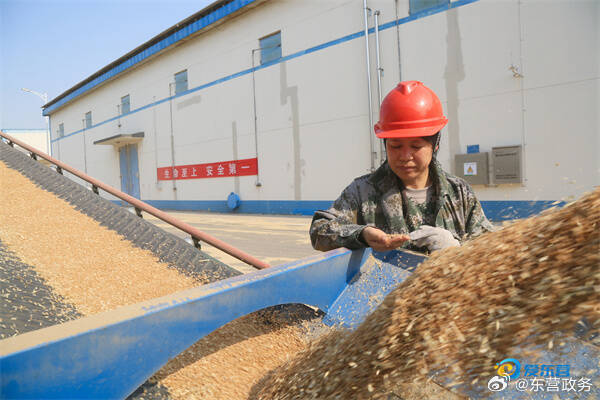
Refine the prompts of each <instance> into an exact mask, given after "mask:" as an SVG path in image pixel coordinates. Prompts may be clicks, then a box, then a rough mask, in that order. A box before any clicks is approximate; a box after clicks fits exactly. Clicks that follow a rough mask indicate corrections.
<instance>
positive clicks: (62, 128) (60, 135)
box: [58, 123, 65, 137]
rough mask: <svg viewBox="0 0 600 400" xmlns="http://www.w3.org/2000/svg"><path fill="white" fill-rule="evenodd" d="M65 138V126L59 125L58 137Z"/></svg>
mask: <svg viewBox="0 0 600 400" xmlns="http://www.w3.org/2000/svg"><path fill="white" fill-rule="evenodd" d="M63 136H65V124H64V123H62V124H58V137H63Z"/></svg>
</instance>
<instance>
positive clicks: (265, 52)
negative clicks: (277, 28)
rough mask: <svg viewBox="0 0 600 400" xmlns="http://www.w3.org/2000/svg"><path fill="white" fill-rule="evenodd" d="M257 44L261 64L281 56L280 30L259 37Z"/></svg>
mask: <svg viewBox="0 0 600 400" xmlns="http://www.w3.org/2000/svg"><path fill="white" fill-rule="evenodd" d="M259 44H260V63H261V64H264V63H268V62H269V61H273V60H277V59H278V58H281V32H277V33H273V34H272V35H269V36H266V37H264V38H262V39H260V40H259Z"/></svg>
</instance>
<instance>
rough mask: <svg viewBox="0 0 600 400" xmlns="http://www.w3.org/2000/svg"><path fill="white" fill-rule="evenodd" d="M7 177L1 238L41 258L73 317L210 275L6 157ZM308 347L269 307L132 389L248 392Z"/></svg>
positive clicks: (187, 394)
mask: <svg viewBox="0 0 600 400" xmlns="http://www.w3.org/2000/svg"><path fill="white" fill-rule="evenodd" d="M0 182H2V187H1V190H0V204H2V205H3V206H2V207H0V240H1V242H2V243H3V244H5V245H7V246H8V248H9V249H10V250H11V251H12V252H14V254H16V255H17V256H18V257H19V258H20V259H21V260H23V261H25V262H27V263H28V264H30V265H32V266H34V269H35V272H36V273H37V274H38V275H39V276H40V277H41V278H43V280H44V282H46V283H47V284H48V285H49V286H50V287H51V289H52V290H53V291H54V292H55V293H56V294H58V295H59V296H61V298H63V299H64V300H65V301H66V302H67V303H68V304H67V306H69V307H71V308H72V306H75V309H76V310H77V312H78V313H72V314H73V318H74V317H76V316H77V315H78V314H79V315H80V314H83V315H91V314H95V313H98V312H102V311H108V310H112V309H114V308H117V307H119V306H123V305H126V304H133V303H137V302H140V301H143V300H148V299H152V298H156V297H160V296H165V295H168V294H171V293H174V292H177V291H181V290H184V289H188V288H191V287H194V286H198V285H199V284H201V283H203V282H198V281H196V280H195V279H193V278H191V277H188V276H185V275H183V274H180V273H179V272H178V271H177V270H176V269H174V268H169V266H168V265H167V264H165V263H161V262H159V261H158V259H157V258H156V257H155V256H154V255H153V254H152V253H150V252H149V251H146V250H142V249H140V248H138V247H135V246H133V245H132V244H131V243H130V242H128V241H127V240H125V239H124V238H123V237H121V236H120V235H119V234H118V233H116V232H114V231H112V230H109V229H107V228H105V227H103V226H101V225H100V224H99V223H98V222H97V221H95V220H94V219H92V218H90V217H88V216H87V215H85V214H82V213H80V212H79V211H77V210H76V209H75V208H74V207H73V206H72V205H71V204H69V203H68V202H66V201H64V200H62V199H60V198H58V197H56V196H55V195H54V194H52V193H50V192H47V191H44V190H41V189H40V188H38V187H36V185H35V184H34V183H32V182H31V181H30V180H29V179H27V178H26V177H25V176H23V175H21V174H20V173H19V172H17V171H15V170H13V169H11V168H8V167H6V165H5V164H4V163H2V162H0ZM15 273H19V272H18V271H16V272H15ZM31 297H35V293H33V294H31ZM42 312H44V313H46V312H55V310H42ZM272 313H274V312H272ZM275 314H276V313H275ZM305 347H306V343H305V342H304V341H303V340H301V333H300V328H299V327H298V326H296V325H295V324H290V323H289V321H281V320H279V319H278V318H277V315H273V316H270V315H269V314H268V313H267V312H265V311H263V312H261V313H259V314H252V315H249V316H247V317H244V318H241V319H239V320H236V321H233V322H232V323H230V324H227V325H226V326H224V327H222V328H221V329H219V330H217V331H215V332H213V333H212V334H210V335H208V336H207V337H205V338H203V339H201V340H200V341H198V342H197V343H196V344H195V345H193V346H192V347H190V348H189V349H188V350H186V351H185V352H184V353H183V354H181V355H180V356H178V357H176V358H175V359H173V360H171V361H170V362H169V363H168V364H166V365H165V366H164V367H163V368H162V369H161V370H160V371H159V372H158V373H157V374H156V375H155V376H154V377H152V378H151V379H150V381H151V383H153V385H148V384H145V385H144V386H142V388H141V389H140V391H139V392H141V393H137V394H136V395H135V396H133V397H134V398H157V397H159V398H160V397H169V398H174V399H207V398H210V399H242V398H247V395H248V393H249V391H250V389H251V388H252V386H253V385H254V384H255V383H256V382H257V381H258V380H259V379H260V377H261V376H263V375H264V374H265V373H266V372H267V371H269V370H270V369H273V368H275V367H276V366H277V365H279V364H280V363H282V362H284V361H286V360H287V359H289V357H291V356H292V355H294V354H296V353H297V352H298V351H300V350H301V349H304V348H305ZM157 387H158V388H159V389H158V390H156V388H157ZM165 388H166V389H165ZM150 389H154V391H150Z"/></svg>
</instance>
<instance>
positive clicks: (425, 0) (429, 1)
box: [409, 0, 450, 14]
mask: <svg viewBox="0 0 600 400" xmlns="http://www.w3.org/2000/svg"><path fill="white" fill-rule="evenodd" d="M444 4H450V0H410V3H409V14H415V13H418V12H419V11H423V10H427V9H428V8H433V7H438V6H441V5H444Z"/></svg>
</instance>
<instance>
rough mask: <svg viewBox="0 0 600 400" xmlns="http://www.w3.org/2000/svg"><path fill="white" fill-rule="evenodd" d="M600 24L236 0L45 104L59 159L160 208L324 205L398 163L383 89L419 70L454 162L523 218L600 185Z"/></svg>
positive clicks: (460, 9)
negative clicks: (380, 135) (390, 154)
mask: <svg viewBox="0 0 600 400" xmlns="http://www.w3.org/2000/svg"><path fill="white" fill-rule="evenodd" d="M599 20H600V2H598V1H597V0H556V1H538V0H456V1H449V0H366V1H365V0H219V1H215V2H214V3H212V4H211V5H210V6H209V7H207V8H205V9H204V10H201V11H200V12H198V13H196V14H194V15H192V16H191V17H189V18H188V19H186V20H184V21H181V22H180V23H178V24H177V25H175V26H173V27H172V28H170V29H168V30H167V31H165V32H163V33H161V34H160V35H158V36H156V37H155V38H153V39H151V40H150V41H148V42H146V43H144V44H142V45H140V46H139V47H138V48H136V49H134V50H133V51H131V52H130V53H128V54H126V55H124V56H123V57H121V58H119V59H118V60H116V61H115V62H113V63H111V64H110V65H108V66H106V67H104V68H102V69H101V70H99V71H98V72H97V73H95V74H93V75H92V76H90V77H89V78H87V79H86V80H84V81H83V82H81V83H79V84H77V85H75V86H74V87H72V88H71V89H69V90H67V91H66V92H65V93H63V94H61V95H59V96H58V97H56V98H55V99H53V100H51V101H50V102H48V103H47V104H46V105H45V106H44V111H43V114H44V115H47V116H49V117H50V130H51V133H52V140H51V143H52V154H53V155H54V156H55V157H56V158H58V159H60V160H61V161H63V162H65V163H67V164H70V165H72V166H73V167H75V168H77V169H80V170H82V171H85V172H86V173H87V174H89V175H91V176H93V177H95V178H97V179H99V180H101V181H104V182H106V183H108V184H109V185H112V186H114V187H116V188H121V190H122V191H124V192H127V193H129V194H131V195H134V196H136V197H138V198H141V199H142V200H143V201H146V202H148V203H150V204H152V205H154V206H156V207H159V208H163V209H176V210H212V211H219V212H225V211H232V210H233V209H235V212H242V213H282V214H285V213H290V214H294V213H296V214H311V213H312V212H314V210H316V209H325V208H328V207H329V206H330V204H331V202H332V201H333V200H334V199H336V198H337V196H338V195H339V194H340V193H341V191H342V190H343V189H344V187H346V186H347V185H348V184H349V183H350V182H351V181H352V180H353V179H354V178H355V177H357V176H360V175H364V174H366V173H369V172H370V171H372V170H373V169H374V168H377V167H378V166H379V165H380V164H381V163H382V162H383V161H384V160H385V151H384V149H383V146H382V144H381V143H380V141H379V140H378V139H377V138H376V137H375V135H374V133H373V125H374V124H375V123H376V122H377V120H378V110H379V102H380V98H381V97H383V96H385V94H386V93H387V92H389V91H390V90H391V89H392V88H393V87H395V86H396V85H397V83H398V82H399V81H401V80H418V81H421V82H423V83H424V84H425V85H426V86H428V87H430V88H431V89H433V90H434V91H435V92H436V93H437V94H438V96H439V97H440V99H441V100H442V103H443V107H444V111H445V114H446V116H447V117H448V119H449V123H448V125H447V126H446V127H445V128H444V129H443V131H442V142H441V147H440V152H439V154H438V159H439V160H440V162H441V163H442V165H443V167H444V168H445V169H446V170H447V171H449V172H451V173H453V174H455V175H459V176H463V177H465V179H467V180H468V181H469V182H471V184H472V186H473V188H474V190H475V192H476V193H477V196H478V198H479V199H480V201H481V202H482V205H483V207H484V210H485V212H486V214H487V215H488V217H489V218H490V219H494V220H499V219H506V218H515V217H524V216H527V215H530V214H532V213H536V212H539V211H540V210H542V209H543V208H545V207H548V206H550V205H552V204H554V203H556V202H557V201H558V202H560V201H568V200H570V199H572V198H575V197H578V196H580V195H581V194H582V193H584V192H587V191H590V190H592V189H593V188H594V187H595V186H597V185H598V184H599V182H600V179H599V178H600V166H599V163H600V162H599V159H600V158H599V157H598V154H599V151H600V130H599V125H598V114H599V111H600V107H599V99H598V97H599V96H598V93H599V92H600V73H599V63H600V62H599V59H600V50H599V49H600V43H599V41H600V39H599V38H600V31H599V23H598V22H599ZM366 29H368V35H366V36H365V30H366ZM232 193H234V195H231V194H232ZM236 196H237V197H236ZM238 197H239V199H238ZM228 199H229V201H227V200H228Z"/></svg>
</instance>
